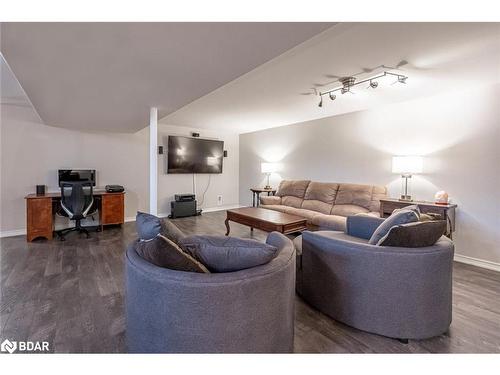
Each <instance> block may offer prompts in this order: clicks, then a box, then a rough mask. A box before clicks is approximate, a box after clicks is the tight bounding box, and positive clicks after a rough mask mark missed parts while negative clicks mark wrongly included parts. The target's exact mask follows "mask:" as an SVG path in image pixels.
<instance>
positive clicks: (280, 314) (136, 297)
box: [125, 232, 295, 353]
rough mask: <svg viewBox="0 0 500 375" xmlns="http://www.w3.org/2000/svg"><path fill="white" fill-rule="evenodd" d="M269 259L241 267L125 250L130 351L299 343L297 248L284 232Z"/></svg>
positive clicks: (262, 348) (279, 348)
mask: <svg viewBox="0 0 500 375" xmlns="http://www.w3.org/2000/svg"><path fill="white" fill-rule="evenodd" d="M267 243H268V244H271V245H273V246H276V247H278V248H279V249H280V253H279V255H278V256H277V257H276V258H274V259H273V260H272V261H271V262H269V263H267V264H264V265H261V266H257V267H253V268H249V269H244V270H241V271H236V272H228V273H210V274H204V273H194V272H183V271H174V270H170V269H167V268H161V267H157V266H155V265H153V264H151V263H149V262H147V261H146V260H144V259H143V258H141V257H140V256H139V255H138V254H137V253H136V251H135V248H134V244H132V245H130V246H129V247H128V249H127V252H126V259H125V264H126V298H125V299H126V304H125V310H126V327H127V328H126V329H127V332H126V336H127V346H128V351H129V352H132V353H280V352H291V351H293V335H294V300H295V249H294V247H293V244H292V241H290V240H289V239H288V238H286V237H285V236H284V235H282V234H281V233H278V232H273V233H271V234H269V236H268V238H267Z"/></svg>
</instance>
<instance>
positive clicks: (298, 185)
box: [276, 180, 310, 199]
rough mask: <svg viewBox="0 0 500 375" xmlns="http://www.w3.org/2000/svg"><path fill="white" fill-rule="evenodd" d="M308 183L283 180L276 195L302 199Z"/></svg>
mask: <svg viewBox="0 0 500 375" xmlns="http://www.w3.org/2000/svg"><path fill="white" fill-rule="evenodd" d="M309 182H310V181H309V180H283V181H281V182H280V186H279V188H278V192H277V193H276V195H277V196H278V197H285V196H292V197H296V198H301V199H303V198H304V195H305V194H306V190H307V186H308V185H309Z"/></svg>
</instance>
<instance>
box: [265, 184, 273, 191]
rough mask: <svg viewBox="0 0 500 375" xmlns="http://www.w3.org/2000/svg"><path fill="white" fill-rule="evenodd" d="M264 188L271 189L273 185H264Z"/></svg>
mask: <svg viewBox="0 0 500 375" xmlns="http://www.w3.org/2000/svg"><path fill="white" fill-rule="evenodd" d="M264 189H266V190H271V189H272V187H271V186H269V185H266V186H264Z"/></svg>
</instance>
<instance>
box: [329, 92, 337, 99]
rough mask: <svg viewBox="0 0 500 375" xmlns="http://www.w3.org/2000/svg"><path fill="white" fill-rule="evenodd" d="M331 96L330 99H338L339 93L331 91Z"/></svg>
mask: <svg viewBox="0 0 500 375" xmlns="http://www.w3.org/2000/svg"><path fill="white" fill-rule="evenodd" d="M329 96H330V100H335V99H337V95H335V94H334V93H330V94H329Z"/></svg>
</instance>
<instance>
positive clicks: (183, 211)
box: [170, 201, 196, 219]
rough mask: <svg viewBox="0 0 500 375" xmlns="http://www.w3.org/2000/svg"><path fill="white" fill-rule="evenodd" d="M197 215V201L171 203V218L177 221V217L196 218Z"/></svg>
mask: <svg viewBox="0 0 500 375" xmlns="http://www.w3.org/2000/svg"><path fill="white" fill-rule="evenodd" d="M195 215H196V201H186V202H178V201H172V202H170V217H171V218H172V219H175V218H177V217H186V216H195Z"/></svg>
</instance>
